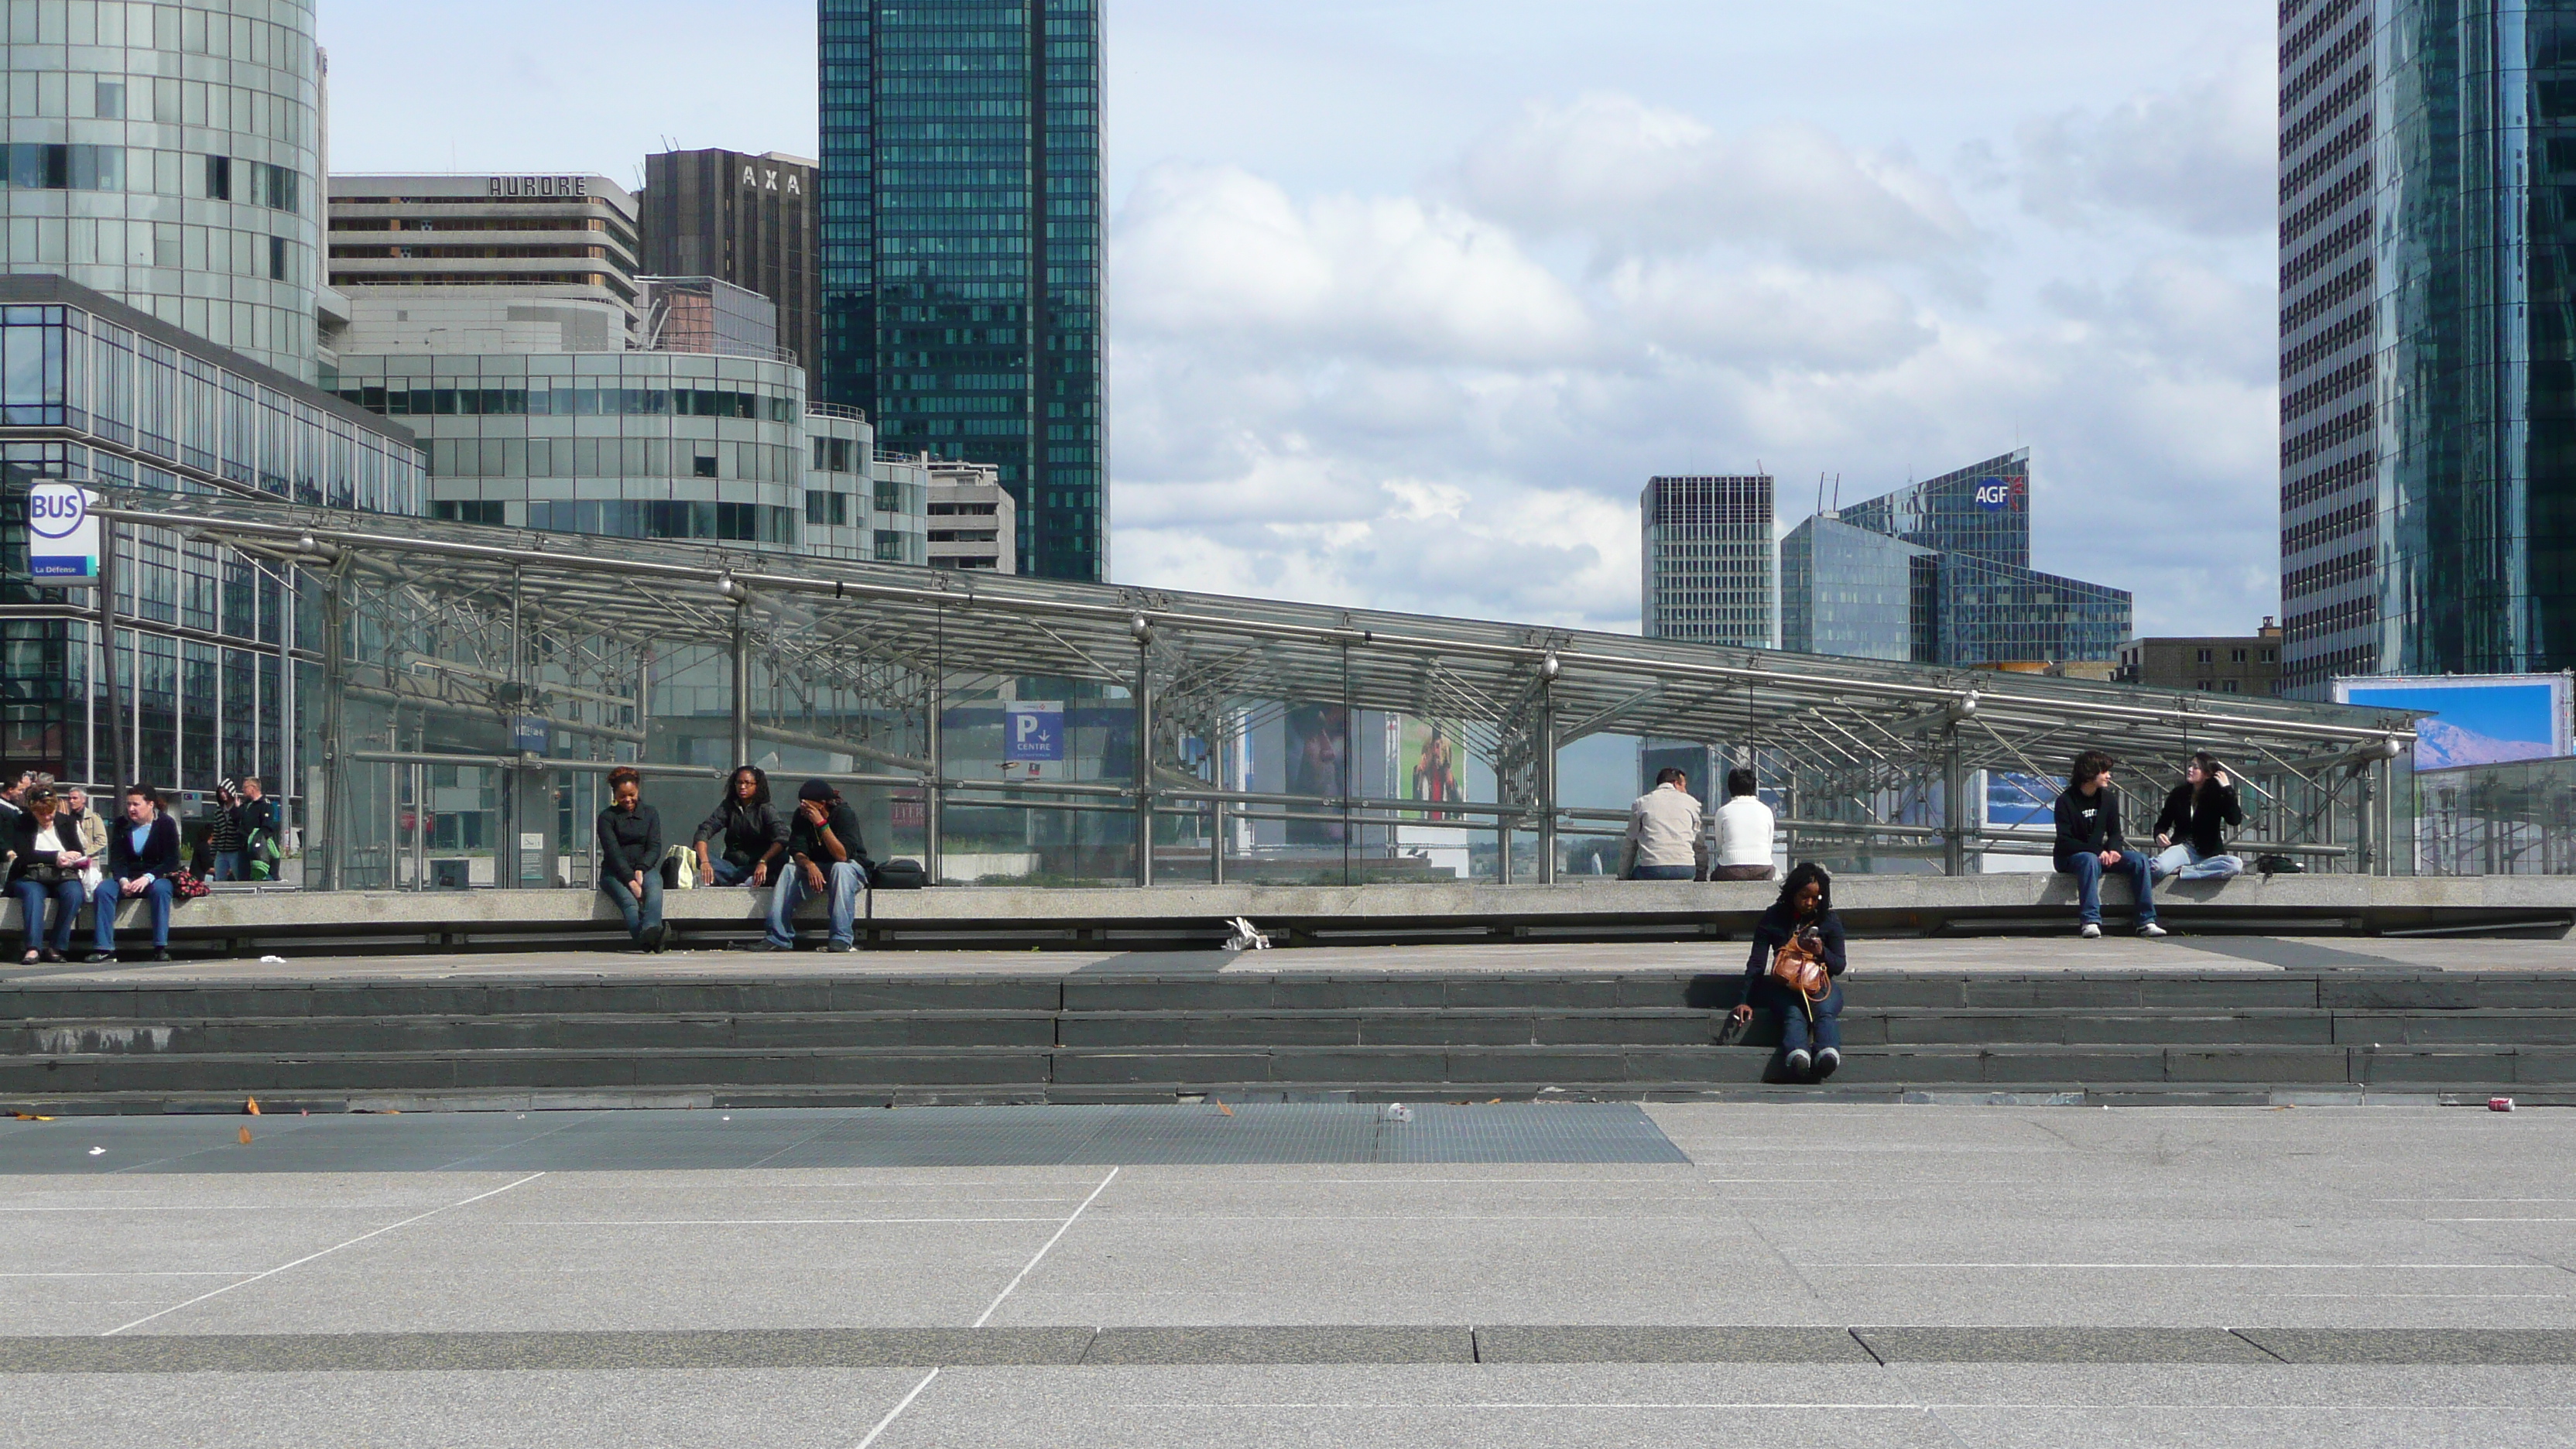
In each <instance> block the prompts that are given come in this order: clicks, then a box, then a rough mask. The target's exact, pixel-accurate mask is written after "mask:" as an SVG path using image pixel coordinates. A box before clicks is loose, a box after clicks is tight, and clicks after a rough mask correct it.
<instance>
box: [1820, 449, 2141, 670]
mask: <svg viewBox="0 0 2576 1449" xmlns="http://www.w3.org/2000/svg"><path fill="white" fill-rule="evenodd" d="M1780 577H1781V586H1780V611H1781V624H1782V628H1781V634H1782V643H1783V647H1785V648H1789V649H1796V650H1800V651H1802V652H1807V653H1815V654H1837V655H1843V656H1845V657H1850V658H1863V659H1907V660H1911V661H1913V662H1914V663H1917V664H1957V665H1970V664H2007V663H2023V662H2038V661H2045V662H2051V663H2056V662H2065V661H2079V660H2110V659H2114V658H2117V657H2118V654H2119V647H2120V642H2121V641H2122V640H2123V639H2126V638H2127V637H2129V623H2130V617H2131V605H2132V600H2131V599H2130V596H2129V594H2128V591H2126V590H2124V589H2114V588H2109V587H2106V586H2104V585H2101V584H2090V583H2085V582H2083V581H2082V580H2080V579H2070V578H2062V577H2060V576H2058V575H2056V574H2044V573H2039V572H2036V571H2035V570H2033V569H2032V568H2031V567H2030V452H2029V450H2028V449H2021V450H2017V451H2015V452H2011V453H2007V454H2004V455H2003V456H2001V457H1998V458H1989V459H1987V460H1986V461H1984V462H1982V463H1978V464H1975V465H1972V466H1970V467H1966V468H1961V469H1958V470H1957V471H1955V472H1950V473H1944V474H1942V475H1941V476H1940V477H1938V478H1930V479H1926V480H1925V481H1923V482H1921V483H1911V484H1908V485H1906V486H1905V487H1903V488H1900V489H1897V490H1896V491H1895V492H1893V493H1888V494H1883V495H1881V496H1879V497H1877V498H1873V499H1870V500H1869V501H1867V502H1865V503H1856V504H1853V505H1852V506H1850V507H1848V508H1844V509H1842V510H1840V511H1839V512H1838V513H1831V514H1827V515H1825V516H1822V517H1818V518H1811V519H1809V520H1807V521H1806V522H1805V523H1802V524H1800V525H1799V526H1798V527H1797V528H1796V529H1795V530H1794V531H1792V532H1791V533H1790V535H1789V537H1788V539H1787V541H1786V542H1784V543H1783V544H1782V545H1781V564H1780Z"/></svg>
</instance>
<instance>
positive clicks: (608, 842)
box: [599, 804, 662, 880]
mask: <svg viewBox="0 0 2576 1449" xmlns="http://www.w3.org/2000/svg"><path fill="white" fill-rule="evenodd" d="M661 868H662V817H661V816H660V815H659V814H657V813H655V811H654V809H653V807H652V806H650V805H640V804H639V805H637V806H636V807H635V808H634V809H633V810H631V811H627V810H620V809H618V808H617V807H616V806H614V805H611V806H609V807H608V808H607V809H605V810H602V811H600V812H599V878H600V879H601V880H627V879H630V878H632V877H634V876H638V875H641V874H644V873H645V872H647V871H658V870H660V869H661Z"/></svg>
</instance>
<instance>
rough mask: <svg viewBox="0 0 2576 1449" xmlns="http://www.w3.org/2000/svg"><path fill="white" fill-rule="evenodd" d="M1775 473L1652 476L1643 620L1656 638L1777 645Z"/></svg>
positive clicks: (1643, 509) (1641, 508)
mask: <svg viewBox="0 0 2576 1449" xmlns="http://www.w3.org/2000/svg"><path fill="white" fill-rule="evenodd" d="M1771 494H1772V482H1771V475H1770V474H1768V473H1746V474H1733V475H1723V476H1720V475H1710V474H1697V475H1692V476H1689V477H1679V478H1650V479H1647V480H1646V489H1645V491H1644V492H1643V493H1641V494H1639V495H1638V497H1637V511H1638V515H1639V519H1640V522H1641V524H1642V526H1643V538H1642V540H1641V542H1642V547H1643V558H1644V565H1645V566H1644V568H1643V569H1642V570H1641V571H1640V572H1641V579H1642V583H1643V584H1644V589H1643V597H1642V599H1641V600H1640V618H1641V622H1642V624H1643V625H1644V630H1645V635H1646V637H1647V638H1649V639H1697V640H1702V641H1704V642H1707V643H1711V644H1732V645H1735V646H1737V647H1739V648H1745V649H1768V648H1770V647H1771V561H1772V555H1773V547H1772V542H1771Z"/></svg>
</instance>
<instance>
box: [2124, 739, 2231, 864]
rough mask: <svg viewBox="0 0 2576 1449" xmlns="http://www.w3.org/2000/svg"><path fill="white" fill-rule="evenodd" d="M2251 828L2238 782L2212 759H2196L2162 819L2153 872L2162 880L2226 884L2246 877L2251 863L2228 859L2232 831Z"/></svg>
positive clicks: (2159, 819) (2158, 825) (2168, 799)
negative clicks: (2238, 800) (2175, 878)
mask: <svg viewBox="0 0 2576 1449" xmlns="http://www.w3.org/2000/svg"><path fill="white" fill-rule="evenodd" d="M2244 823H2245V807H2243V806H2242V805H2239V804H2237V803H2236V782H2235V781H2233V780H2230V779H2228V778H2227V772H2226V771H2225V770H2222V769H2220V768H2219V767H2218V760H2217V758H2216V757H2215V756H2211V755H2205V754H2203V755H2194V756H2192V757H2191V768H2190V769H2189V770H2188V771H2186V772H2185V773H2184V775H2183V780H2182V783H2181V784H2179V785H2176V786H2175V787H2174V791H2173V793H2172V794H2170V795H2167V796H2166V797H2165V810H2164V813H2163V814H2162V815H2159V816H2157V817H2156V849H2157V852H2158V853H2157V855H2156V858H2155V860H2154V861H2152V862H2150V864H2149V866H2148V868H2149V869H2151V870H2153V871H2154V872H2155V873H2156V878H2157V879H2158V880H2162V879H2164V878H2165V877H2167V876H2178V877H2180V878H2181V879H2183V880H2225V879H2226V878H2228V877H2229V876H2232V875H2243V874H2244V873H2245V862H2244V861H2242V860H2239V859H2237V858H2236V857H2235V856H2233V855H2230V854H2228V853H2227V831H2228V828H2229V827H2231V826H2236V825H2242V824H2244Z"/></svg>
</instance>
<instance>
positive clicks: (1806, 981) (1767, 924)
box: [1734, 860, 1846, 1082]
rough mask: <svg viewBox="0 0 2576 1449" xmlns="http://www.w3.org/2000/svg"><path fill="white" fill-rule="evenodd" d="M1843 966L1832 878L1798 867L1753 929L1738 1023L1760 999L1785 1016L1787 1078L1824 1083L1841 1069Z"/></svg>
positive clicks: (1806, 864)
mask: <svg viewBox="0 0 2576 1449" xmlns="http://www.w3.org/2000/svg"><path fill="white" fill-rule="evenodd" d="M1845 964H1846V961H1845V958H1844V955H1843V922H1842V917H1840V916H1837V915H1835V914H1834V878H1833V877H1832V876H1830V875H1828V874H1826V873H1825V868H1824V867H1823V866H1821V865H1818V864H1816V863H1815V862H1814V861H1812V860H1807V861H1800V862H1799V863H1798V867H1797V869H1795V870H1792V871H1790V872H1789V879H1788V880H1786V881H1785V882H1783V883H1782V884H1781V886H1780V898H1779V899H1778V900H1776V901H1773V902H1772V903H1771V909H1769V910H1767V911H1764V912H1763V913H1762V922H1761V924H1760V925H1758V926H1755V927H1754V928H1753V955H1752V958H1751V959H1750V960H1748V961H1746V962H1745V963H1744V999H1743V1000H1742V1001H1740V1002H1739V1003H1737V1005H1736V1008H1735V1013H1734V1018H1735V1021H1736V1023H1737V1024H1738V1025H1741V1024H1743V1023H1745V1022H1748V1021H1751V1020H1752V1019H1753V1006H1754V1003H1755V1002H1756V1001H1757V1000H1760V999H1764V998H1767V1000H1768V1004H1769V1005H1770V1007H1771V1008H1772V1009H1773V1010H1774V1011H1777V1012H1779V1013H1780V1044H1781V1046H1782V1047H1784V1048H1786V1055H1785V1056H1784V1057H1783V1058H1782V1061H1783V1062H1784V1063H1785V1064H1786V1066H1787V1067H1788V1070H1789V1074H1790V1075H1791V1076H1793V1077H1800V1078H1804V1079H1806V1080H1808V1081H1815V1082H1821V1081H1823V1080H1824V1079H1825V1078H1827V1077H1830V1076H1832V1075H1833V1074H1834V1069H1835V1068H1837V1067H1840V1066H1841V1065H1842V1064H1843V988H1842V982H1841V981H1840V980H1839V979H1838V978H1840V977H1841V975H1842V974H1843V967H1844V965H1845Z"/></svg>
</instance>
